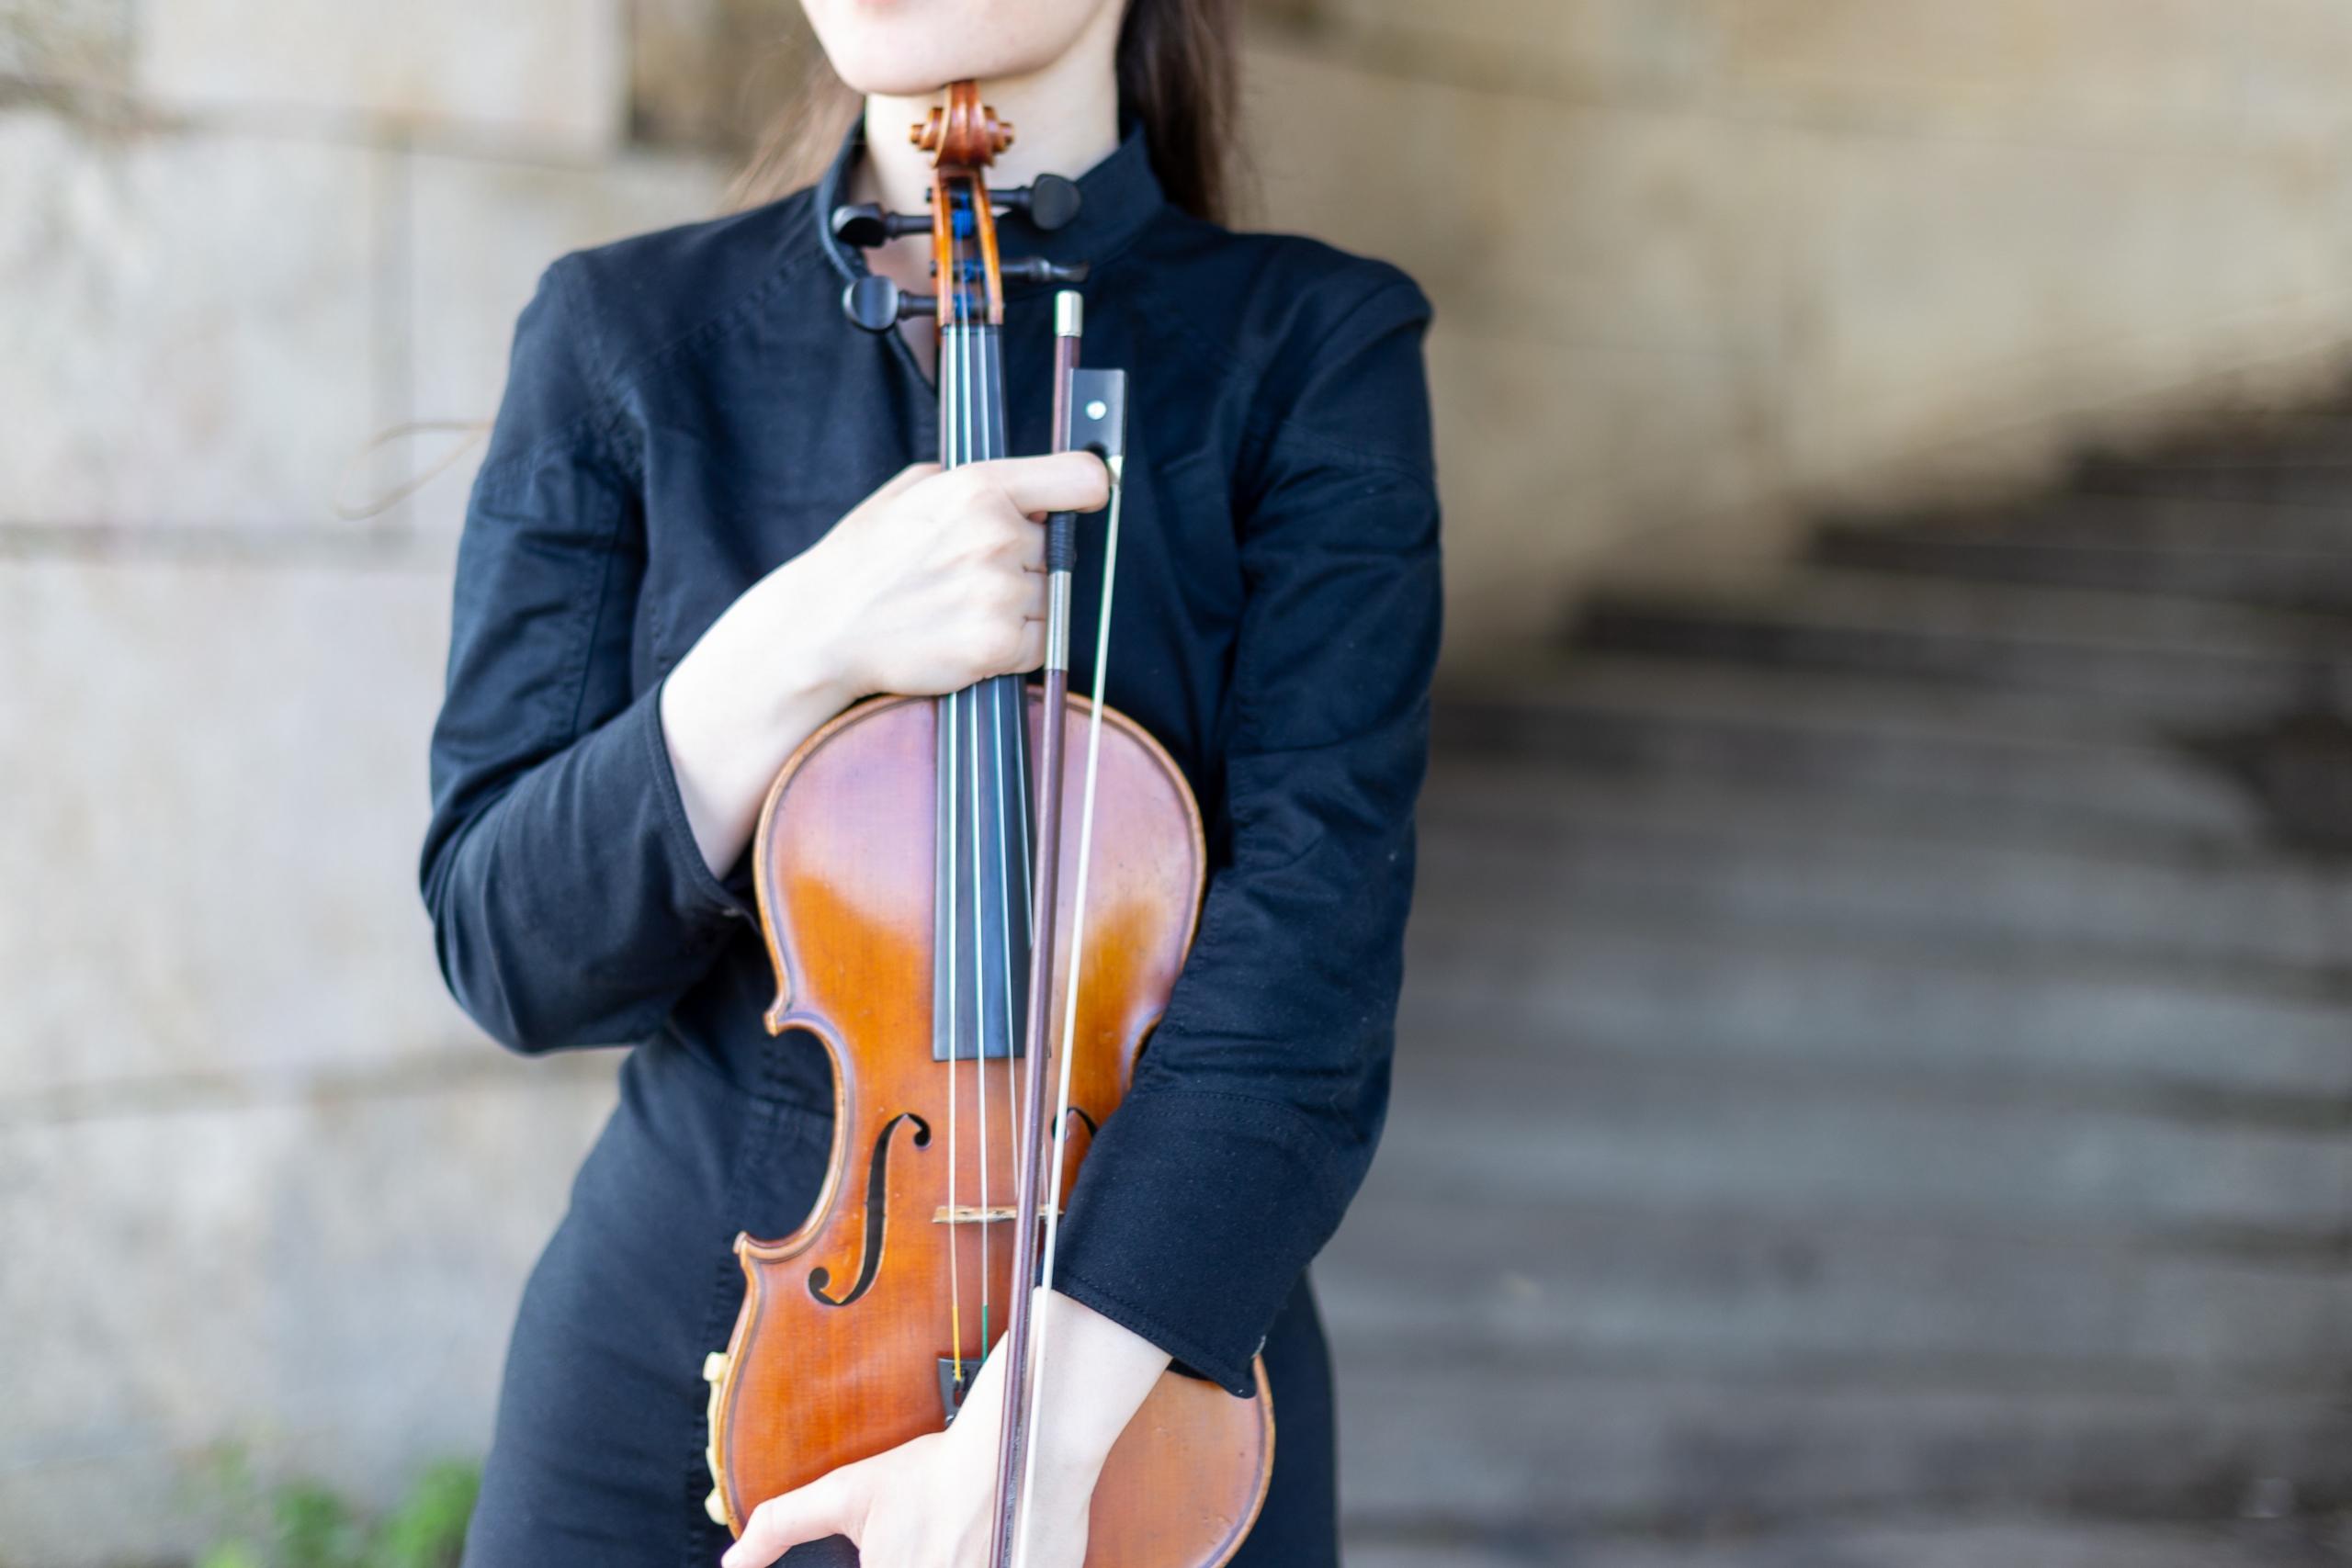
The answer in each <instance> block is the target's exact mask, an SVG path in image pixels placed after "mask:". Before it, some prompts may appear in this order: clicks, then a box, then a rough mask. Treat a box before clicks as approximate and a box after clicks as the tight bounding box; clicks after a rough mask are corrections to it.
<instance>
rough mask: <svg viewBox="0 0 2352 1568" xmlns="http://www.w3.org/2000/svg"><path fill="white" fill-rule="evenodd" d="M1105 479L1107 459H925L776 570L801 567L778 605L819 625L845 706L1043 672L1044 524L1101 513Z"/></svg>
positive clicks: (1106, 496)
mask: <svg viewBox="0 0 2352 1568" xmlns="http://www.w3.org/2000/svg"><path fill="white" fill-rule="evenodd" d="M1109 482H1110V480H1109V475H1108V474H1107V473H1106V472H1105V471H1104V469H1103V464H1102V461H1101V459H1099V458H1097V457H1092V456H1091V455H1089V454H1084V453H1064V454H1061V455H1059V456H1057V457H1007V458H1003V459H1001V460H998V461H995V462H989V463H971V464H967V465H966V466H964V467H962V468H955V469H949V470H942V469H941V468H938V467H937V466H936V465H935V464H930V463H922V464H917V465H916V466H914V467H913V468H908V469H906V470H904V471H903V472H901V473H900V474H899V475H898V477H897V478H895V479H891V480H890V482H889V483H888V484H886V485H884V486H883V487H882V488H881V489H880V490H878V491H875V492H874V493H873V494H872V495H871V496H869V497H867V498H866V499H865V501H864V502H860V503H859V505H858V507H857V509H856V510H855V511H854V512H852V513H850V514H849V515H848V516H846V517H844V518H842V520H841V522H840V524H839V525H837V526H835V527H834V528H833V530H832V531H831V533H829V534H827V535H826V536H824V537H823V538H822V539H820V540H819V541H818V542H817V544H816V545H814V546H813V547H810V548H809V551H808V552H807V554H806V555H805V556H803V557H802V558H800V560H799V561H797V562H794V563H791V565H789V566H787V567H786V568H782V569H779V570H780V572H781V571H790V570H793V569H794V568H795V567H797V568H798V569H799V570H798V572H797V575H796V579H795V581H793V582H792V584H791V592H790V594H789V595H788V599H789V603H788V604H787V605H786V606H782V607H781V608H782V609H783V613H784V614H786V615H794V616H799V617H807V616H809V615H812V614H813V615H819V616H820V617H821V620H822V624H823V634H822V635H823V640H824V644H825V648H826V651H827V653H828V654H829V656H830V657H829V659H828V660H827V661H828V662H830V663H831V665H832V666H833V667H834V670H835V672H836V678H837V680H838V682H839V683H840V687H841V689H842V693H843V694H844V697H845V699H846V700H848V701H853V702H854V701H855V700H856V699H857V698H859V697H863V696H866V695H869V694H873V693H876V692H899V693H905V694H910V695H916V696H927V695H932V694H937V693H941V692H953V691H956V690H959V689H961V688H963V687H965V686H968V685H970V684H972V683H973V682H976V681H980V680H984V679H986V678H987V677H989V676H990V675H1004V674H1011V673H1012V672H1014V671H1022V670H1034V669H1035V668H1036V667H1037V665H1038V664H1039V663H1040V662H1041V661H1042V660H1044V658H1045V619H1046V580H1045V575H1044V574H1045V552H1046V538H1045V530H1044V528H1043V527H1042V526H1041V525H1040V524H1041V522H1042V520H1043V519H1044V517H1045V515H1046V513H1049V512H1091V511H1093V510H1095V509H1096V508H1098V507H1100V506H1102V505H1103V503H1104V502H1106V501H1107V500H1108V499H1109ZM763 586H764V584H763ZM752 592H760V590H758V589H754V590H753V591H752ZM779 597H786V596H785V595H779Z"/></svg>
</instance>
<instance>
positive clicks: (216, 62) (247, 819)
mask: <svg viewBox="0 0 2352 1568" xmlns="http://www.w3.org/2000/svg"><path fill="white" fill-rule="evenodd" d="M769 9H770V13H771V14H770V18H769V20H768V21H767V23H766V25H765V29H764V31H763V32H758V33H755V32H754V31H753V29H752V28H751V27H750V26H749V25H748V24H749V23H750V21H751V19H752V18H751V9H750V8H748V7H742V6H736V5H734V4H732V3H731V0H662V3H661V4H658V5H656V4H646V5H643V6H637V7H634V8H632V7H630V6H627V5H625V4H624V3H623V0H488V3H483V0H463V3H460V0H397V3H396V0H138V3H137V4H129V3H124V0H113V3H108V0H30V3H28V0H0V807H4V808H5V811H4V814H0V886H5V888H6V895H5V900H0V1242H4V1243H5V1246H6V1257H5V1260H0V1562H6V1563H7V1564H10V1565H12V1568H27V1565H33V1564H44V1565H45V1564H81V1563H96V1562H131V1561H150V1560H153V1559H155V1558H157V1557H162V1556H167V1555H170V1554H173V1553H175V1552H182V1551H187V1550H189V1549H193V1548H198V1547H201V1546H202V1545H203V1544H205V1535H206V1531H207V1529H208V1526H207V1522H206V1518H205V1516H206V1513H207V1511H208V1509H207V1504H208V1493H209V1492H210V1491H211V1490H212V1489H211V1488H210V1487H209V1486H208V1484H207V1483H206V1482H205V1481H204V1479H203V1477H204V1475H205V1473H206V1471H207V1461H206V1457H205V1456H206V1452H207V1450H208V1449H209V1447H210V1446H212V1445H216V1444H219V1443H222V1442H235V1443H239V1444H243V1445H244V1446H246V1447H248V1448H250V1450H252V1451H253V1453H254V1456H255V1457H256V1459H257V1460H258V1461H260V1462H261V1463H262V1465H263V1466H264V1467H265V1468H266V1469H267V1470H271V1471H274V1472H279V1473H302V1474H307V1475H311V1476H316V1477H318V1478H320V1479H322V1480H325V1481H327V1482H329V1483H334V1484H336V1485H338V1486H341V1487H344V1488H346V1489H348V1490H350V1491H351V1492H353V1493H354V1494H356V1495H359V1496H362V1497H368V1498H376V1499H381V1498H383V1497H385V1496H387V1495H390V1494H391V1493H394V1492H397V1491H398V1490H399V1489H400V1487H401V1485H403V1484H404V1483H405V1482H406V1480H407V1479H408V1478H409V1477H410V1476H411V1475H412V1474H413V1472H414V1471H415V1469H416V1467H417V1466H418V1465H419V1464H421V1463H422V1462H424V1461H425V1460H427V1459H429V1458H430V1457H432V1456H435V1455H437V1454H442V1453H451V1454H475V1453H479V1451H480V1450H481V1445H482V1443H483V1440H484V1438H485V1435H486V1432H487V1428H488V1419H489V1413H490V1407H491V1402H492V1394H493V1392H494V1387H495V1380H496V1375H497V1371H498V1365H499V1359H500V1356H501V1354H502V1350H503V1343H504V1338H505V1333H506V1326H507V1323H508V1320H509V1319H510V1317H511V1315H512V1312H513V1308H514V1302H515V1294H516V1292H517V1290H518V1289H519V1287H520V1284H521V1281H522V1278H523V1274H524V1271H525V1270H526V1268H527V1267H528V1264H529V1262H530V1259H531V1258H532V1257H533V1256H534V1255H535V1253H536V1251H537V1247H538V1246H539V1244H540V1243H541V1242H542V1241H543V1240H544V1239H545V1237H546V1235H547V1232H548V1228H549V1226H550V1225H551V1224H553V1222H554V1220H555V1217H556V1216H557V1214H558V1213H560V1209H561V1205H562V1203H563V1201H564V1194H565V1191H566V1189H567V1186H568V1184H569V1181H570V1179H571V1171H572V1170H573V1168H575V1167H576V1165H577V1163H578V1161H579V1158H580V1156H581V1154H582V1151H583V1149H584V1148H585V1146H586V1144H587V1141H588V1140H589V1138H590V1137H591V1136H592V1135H593V1134H594V1129H595V1127H596V1126H597V1124H598V1122H600V1120H601V1118H602V1115H603V1113H604V1110H605V1106H606V1105H607V1103H608V1102H609V1100H610V1097H611V1092H612V1090H611V1083H612V1068H613V1065H614V1064H613V1059H612V1058H611V1057H610V1056H609V1055H594V1056H583V1057H579V1058H575V1059H571V1060H568V1061H560V1062H545V1063H531V1064H524V1063H519V1062H516V1061H514V1060H512V1059H510V1058H508V1057H506V1056H505V1055H503V1053H501V1052H500V1051H498V1050H497V1048H496V1047H494V1046H493V1045H492V1044H490V1043H488V1042H486V1041H485V1040H484V1039H483V1038H482V1037H481V1035H480V1034H479V1033H478V1032H476V1031H475V1030H474V1029H473V1028H472V1027H471V1025H470V1024H469V1022H468V1021H466V1020H465V1019H464V1018H463V1017H462V1016H461V1015H460V1014H459V1013H458V1011H457V1010H456V1008H455V1007H454V1006H453V1005H452V1004H451V1003H450V1002H449V1000H448V999H447V996H446V994H445V993H444V991H443V989H442V987H441V982H440V978H439V976H438V975H437V974H436V973H435V968H434V961H433V954H432V947H431V940H430V933H429V931H428V929H427V926H426V922H425V919H424V912H423V910H422V908H421V906H420V905H419V902H418V899H417V897H416V893H415V872H414V867H415V857H416V853H417V849H418V842H419V836H420V833H421V831H422V829H423V823H424V803H425V778H424V739H425V734H426V730H427V728H428V726H429V725H430V723H431V720H432V716H433V713H434V710H435V704H436V702H437V699H438V694H439V685H440V675H441V661H442V657H443V651H444V646H445V642H446V638H447V601H448V597H449V575H450V569H451V562H452V555H453V546H454V542H455V536H456V527H457V524H458V517H459V514H460V512H461V508H462V499H463V495H464V491H465V482H464V475H463V473H462V472H460V473H457V474H452V475H450V476H448V477H446V478H444V479H441V480H439V481H437V482H436V483H435V485H434V486H432V487H431V488H429V489H428V490H426V491H424V492H423V493H422V494H421V495H420V496H419V497H418V498H417V501H416V502H415V503H414V504H413V505H410V506H407V507H403V508H400V509H396V511H395V512H394V513H391V514H390V515H389V516H386V517H384V518H381V519H379V520H378V521H375V522H372V523H366V524H355V523H346V522H341V521H337V520H336V518H335V517H334V498H335V496H336V495H337V493H338V491H339V490H340V491H342V492H344V494H345V497H346V499H352V500H364V499H365V498H366V496H367V495H368V493H369V492H370V491H380V490H381V489H382V487H384V486H385V485H388V484H389V483H390V482H392V481H393V480H395V479H398V478H400V477H401V476H402V475H403V474H405V473H408V472H410V471H413V469H414V468H416V467H417V466H419V465H421V464H424V463H428V462H430V461H432V460H434V459H435V458H437V457H440V456H442V455H443V454H444V453H445V452H446V451H447V444H448V442H449V441H450V440H451V439H452V437H450V436H447V435H441V436H435V437H434V438H432V439H429V440H423V441H418V442H413V443H407V444H402V445H401V446H396V447H395V448H394V449H393V450H392V451H390V453H388V454H386V456H385V458H384V460H383V461H382V462H381V463H380V464H379V465H376V466H374V468H373V469H372V471H369V468H368V466H367V465H362V466H361V471H357V472H346V470H347V469H349V468H351V467H352V460H353V457H354V455H355V454H356V453H357V452H358V451H359V450H360V449H361V448H362V446H363V445H364V444H365V443H366V442H367V440H368V438H369V436H370V435H371V434H375V433H377V432H379V431H381V430H384V429H386V428H388V427H390V426H395V425H398V424H400V423H402V422H406V421H412V420H419V419H426V420H439V419H458V420H465V419H477V418H481V417H485V416H487V415H488V414H489V413H490V412H492V410H493V409H494V408H495V407H496V400H497V395H498V389H499V383H500V378H501V376H502V374H503V364H504V355H505V352H506V346H507V339H508V335H509V333H510V332H511V329H512V325H513V321H514V317H515V311H516V310H518V309H519V308H520V307H521V305H522V303H523V301H524V300H525V299H526V298H527V296H528V294H529V292H530V289H531V287H532V284H533V281H534V279H535V277H536V276H537V272H538V270H539V268H540V267H541V266H543V265H545V264H546V263H547V262H548V260H549V259H550V258H552V257H553V256H554V255H555V254H558V253H559V252H560V251H563V250H565V249H569V248H571V247H574V246H579V245H583V244H589V243H596V242H599V241H603V240H605V239H609V238H614V237H617V236H619V235H621V234H624V233H628V232H630V231H637V230H641V229H646V228H650V227H654V226H658V225H662V224H666V223H672V222H677V221H681V220H688V219H693V218H697V217H701V216H705V215H707V214H708V213H709V212H711V211H712V210H714V209H715V208H716V206H717V204H718V199H719V192H720V189H721V186H723V184H724V181H725V179H726V177H727V176H728V175H729V173H730V172H731V170H732V168H733V165H734V154H733V153H732V152H730V151H729V150H728V149H729V143H730V142H731V141H733V140H734V139H735V138H736V136H737V135H738V134H739V132H740V130H741V125H742V123H743V120H744V118H747V117H748V116H749V115H750V114H751V113H752V112H754V111H755V110H756V109H757V107H759V106H758V99H757V97H756V96H755V95H757V94H758V93H759V92H761V91H762V90H763V84H765V83H766V80H767V73H769V72H771V71H775V72H778V73H783V74H784V75H786V76H788V75H790V74H791V73H792V69H793V58H794V57H793V54H792V50H793V45H792V44H791V43H790V42H789V39H790V36H791V35H790V34H789V33H788V32H786V30H785V29H783V28H780V27H779V26H778V25H777V24H776V23H775V20H774V12H775V7H770V8H769ZM765 90H766V91H769V92H771V93H772V92H773V91H775V88H774V87H773V85H768V86H766V88H765ZM680 1375H681V1376H682V1377H684V1378H687V1379H692V1378H694V1377H695V1375H696V1369H695V1368H692V1367H684V1368H681V1369H680Z"/></svg>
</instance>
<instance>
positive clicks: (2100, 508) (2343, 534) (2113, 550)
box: [1807, 492, 2352, 614]
mask: <svg viewBox="0 0 2352 1568" xmlns="http://www.w3.org/2000/svg"><path fill="white" fill-rule="evenodd" d="M2280 510H2282V509H2281V508H2278V507H2275V506H2274V507H2267V508H2265V507H2255V506H2250V505H2248V504H2247V503H2245V502H2210V501H2209V502H2182V501H2178V500H2172V499H2165V500H2161V501H2158V500H2153V499H2152V500H2146V501H2139V500H2128V499H2119V498H2098V497H2076V498H2072V499H2070V500H2069V501H2067V502H2065V503H2064V504H2063V505H2060V506H2053V507H2049V508H2043V509H2039V510H2035V511H2030V512H2026V513H2003V514H2002V515H2001V517H2000V519H1999V520H1998V521H1997V522H1992V523H1982V524H1974V525H1972V524H1970V523H1967V522H1960V521H1952V520H1944V519H1939V520H1930V521H1923V522H1917V523H1905V524H1898V525H1893V526H1871V525H1860V524H1856V525H1838V526H1832V527H1828V528H1825V529H1823V530H1821V531H1820V532H1818V533H1817V534H1816V535H1815V536H1814V538H1813V541H1812V543H1811V545H1810V546H1809V547H1808V549H1807V558H1809V559H1811V560H1814V561H1816V562H1819V563H1821V564H1824V565H1826V566H1832V567H1843V568H1852V569H1858V570H1868V571H1883V572H1896V573H1906V574H1917V575H1921V576H1928V577H1940V578H1956V579H1966V580H1978V581H1990V582H2021V583H2040V584H2046V585H2049V586H2052V587H2059V588H2082V589H2095V590H2103V591H2115V592H2132V593H2169V594H2178V595H2185V596H2189V597H2195V598H2207V599H2224V600H2233V601H2237V602H2240V603H2244V604H2269V605H2277V606H2279V607H2282V608H2288V609H2301V610H2312V611H2332V612H2336V613H2339V614H2341V613H2343V612H2346V611H2352V492H2348V493H2347V496H2346V506H2345V507H2344V509H2343V510H2342V511H2341V512H2338V511H2336V510H2335V509H2329V511H2328V513H2327V514H2326V515H2325V516H2324V517H2317V518H2315V517H2312V516H2311V515H2310V513H2311V512H2312V509H2311V508H2292V509H2284V510H2287V511H2288V512H2289V516H2288V517H2287V518H2285V519H2280V518H2277V517H2274V516H2272V515H2271V514H2272V513H2277V512H2279V511H2280ZM2322 534H2324V536H2325V538H2324V542H2323V540H2321V539H2319V538H2315V537H2311V536H2316V535H2322Z"/></svg>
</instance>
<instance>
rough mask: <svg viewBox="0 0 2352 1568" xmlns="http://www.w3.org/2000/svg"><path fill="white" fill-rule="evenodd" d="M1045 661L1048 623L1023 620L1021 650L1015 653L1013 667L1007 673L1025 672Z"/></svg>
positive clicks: (1017, 673) (1018, 673) (1019, 673)
mask: <svg viewBox="0 0 2352 1568" xmlns="http://www.w3.org/2000/svg"><path fill="white" fill-rule="evenodd" d="M1045 662H1046V623H1045V622H1043V621H1023V622H1022V623H1021V651H1020V652H1018V653H1016V654H1015V655H1013V666H1012V669H1010V670H1008V671H1005V673H1006V674H1008V675H1021V674H1025V673H1027V672H1028V671H1032V670H1035V669H1036V668H1037V667H1038V666H1039V665H1041V664H1043V663H1045Z"/></svg>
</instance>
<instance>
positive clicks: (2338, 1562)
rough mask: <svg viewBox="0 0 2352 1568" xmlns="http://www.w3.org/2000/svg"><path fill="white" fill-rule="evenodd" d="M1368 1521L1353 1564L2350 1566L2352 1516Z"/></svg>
mask: <svg viewBox="0 0 2352 1568" xmlns="http://www.w3.org/2000/svg"><path fill="white" fill-rule="evenodd" d="M1485 1533H1487V1535H1488V1536H1489V1539H1488V1540H1485V1541H1483V1542H1482V1541H1481V1540H1477V1539H1476V1535H1475V1534H1465V1532H1463V1531H1460V1530H1448V1529H1436V1530H1432V1531H1428V1532H1408V1533H1405V1534H1404V1535H1403V1536H1402V1537H1401V1539H1400V1538H1399V1536H1397V1535H1396V1534H1390V1533H1385V1532H1375V1531H1373V1530H1369V1529H1359V1530H1356V1531H1353V1532H1351V1534H1350V1535H1349V1536H1348V1540H1347V1549H1348V1551H1347V1560H1348V1564H1349V1568H1528V1565H1529V1564H1532V1563H1549V1564H1555V1565H1556V1568H2343V1564H2345V1563H2346V1562H2352V1525H2347V1524H2346V1521H2344V1520H2342V1519H2337V1518H2315V1519H2301V1518H2299V1519H2281V1520H2267V1521H2265V1520H2253V1521H2235V1520H2224V1521H2218V1522H2209V1523H2166V1522H2149V1521H2145V1520H2099V1519H2067V1518H2018V1519H1987V1518H1983V1517H1972V1516H1966V1515H1963V1516H1961V1517H1925V1518H1920V1517H1909V1518H1901V1519H1894V1520H1864V1521H1860V1522H1855V1521H1838V1520H1827V1521H1821V1522H1815V1523H1809V1524H1804V1525H1792V1526H1783V1527H1781V1528H1779V1529H1772V1528H1769V1527H1759V1526H1757V1525H1754V1524H1747V1525H1734V1524H1724V1525H1718V1526H1717V1527H1716V1528H1714V1529H1710V1530H1702V1531H1700V1532H1698V1538H1697V1539H1691V1532H1688V1531H1676V1530H1671V1529H1667V1530H1658V1531H1640V1532H1625V1533H1611V1532H1608V1531H1600V1530H1570V1531H1566V1532H1562V1533H1560V1534H1558V1535H1556V1536H1541V1535H1539V1536H1517V1537H1514V1536H1512V1535H1511V1534H1510V1532H1509V1531H1507V1530H1505V1531H1492V1532H1485Z"/></svg>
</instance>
